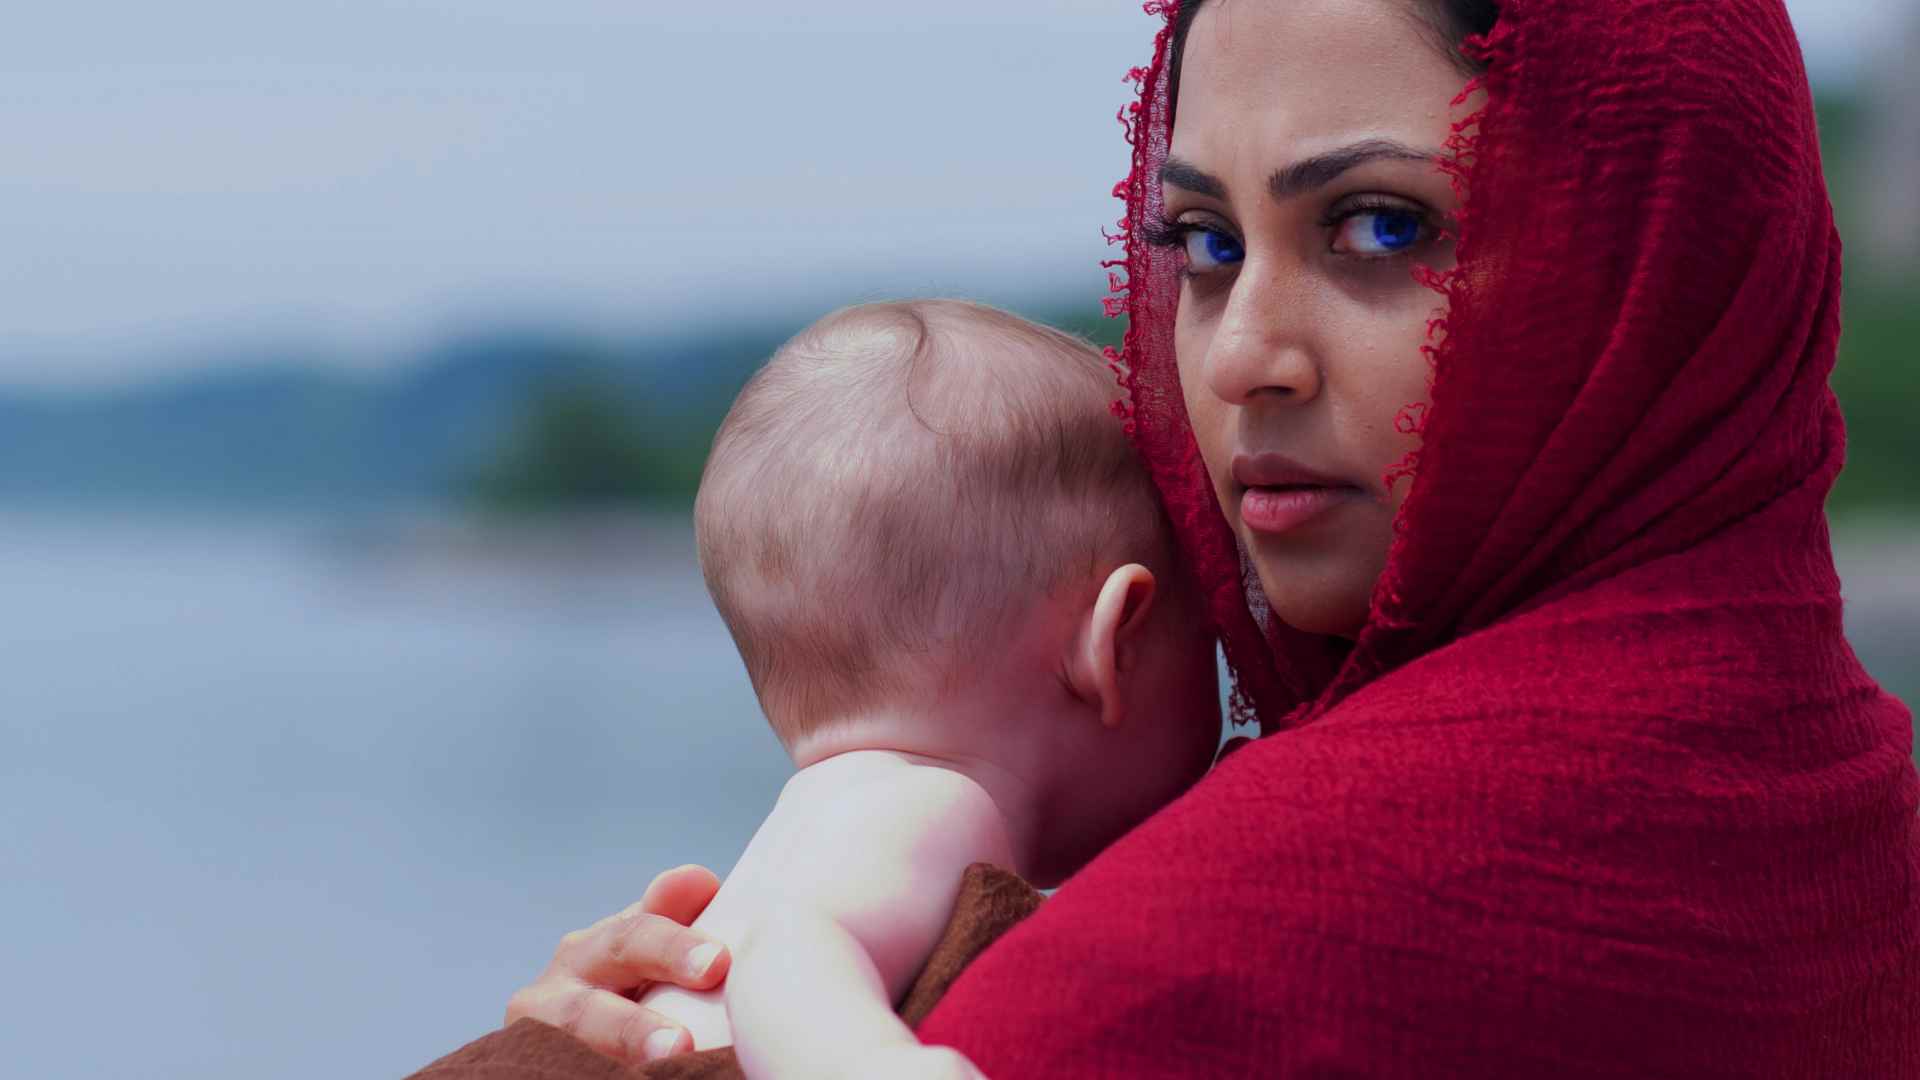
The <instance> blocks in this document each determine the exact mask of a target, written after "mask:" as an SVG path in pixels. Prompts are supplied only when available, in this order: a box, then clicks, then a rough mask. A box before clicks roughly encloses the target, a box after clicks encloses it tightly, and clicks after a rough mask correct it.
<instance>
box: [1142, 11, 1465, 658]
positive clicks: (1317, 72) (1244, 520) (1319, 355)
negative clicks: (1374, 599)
mask: <svg viewBox="0 0 1920 1080" xmlns="http://www.w3.org/2000/svg"><path fill="white" fill-rule="evenodd" d="M1465 82H1466V76H1465V75H1463V74H1462V73H1461V72H1460V70H1459V69H1458V68H1456V67H1455V66H1454V64H1453V63H1452V62H1450V61H1449V60H1448V59H1447V58H1446V57H1445V56H1443V55H1442V54H1441V52H1440V48H1439V46H1438V44H1437V43H1436V40H1435V37H1434V34H1433V31H1432V30H1431V29H1429V28H1428V26H1427V25H1426V24H1425V23H1423V22H1422V21H1421V19H1420V16H1419V15H1418V14H1417V13H1416V11H1415V10H1414V8H1413V7H1412V6H1411V4H1410V3H1409V0H1213V2H1212V3H1210V4H1209V5H1208V6H1207V7H1206V8H1204V9H1202V11H1201V12H1200V14H1199V16H1198V17H1197V18H1196V20H1195V21H1194V24H1193V27H1192V30H1191V31H1190V32H1189V34H1188V37H1187V42H1186V52H1185V54H1184V58H1183V61H1182V72H1181V82H1180V87H1179V102H1178V112H1177V115H1176V122H1175V125H1174V131H1173V141H1172V146H1171V152H1170V154H1169V157H1168V159H1167V164H1166V167H1165V169H1164V170H1163V171H1162V174H1161V180H1162V186H1163V190H1164V192H1165V195H1166V222H1165V225H1166V228H1165V230H1164V231H1163V233H1162V235H1161V236H1159V237H1157V239H1159V240H1160V241H1162V242H1165V243H1172V244H1178V245H1179V246H1180V247H1181V248H1183V249H1184V251H1185V253H1186V260H1185V261H1186V271H1185V281H1184V283H1183V284H1182V286H1181V293H1180V314H1179V319H1178V321H1177V324H1176V326H1175V346H1176V350H1177V352H1178V354H1179V366H1180V383H1181V388H1182V391H1183V393H1184V395H1185V397H1186V403H1187V411H1188V413H1189V415H1190V416H1191V418H1192V421H1193V428H1194V434H1195V436H1196V437H1197V438H1198V440H1199V444H1200V451H1201V454H1202V456H1203V457H1204V458H1205V459H1206V465H1207V472H1208V474H1209V476H1210V477H1211V478H1212V481H1213V486H1214V490H1215V492H1216V493H1217V494H1218V495H1219V498H1220V505H1221V507H1222V509H1224V510H1225V512H1226V515H1227V519H1228V520H1229V521H1230V522H1231V523H1232V525H1233V528H1234V531H1235V532H1236V533H1238V534H1239V536H1240V539H1241V541H1242V542H1243V543H1244V544H1245V545H1246V549H1247V551H1248V553H1249V554H1250V555H1251V557H1252V559H1253V564H1254V567H1255V568H1256V570H1257V571H1258V573H1259V576H1260V583H1261V585H1262V587H1263V588H1264V589H1265V591H1266V594H1267V597H1268V600H1269V601H1270V602H1271V604H1272V606H1273V610H1274V612H1275V613H1276V614H1277V615H1279V617H1280V618H1281V619H1283V620H1284V621H1286V622H1287V623H1289V624H1290V625H1292V626H1295V627H1297V628H1299V629H1301V630H1306V631H1310V632H1314V633H1325V634H1340V635H1345V636H1352V635H1354V634H1356V633H1358V632H1359V630H1360V628H1361V626H1362V625H1364V623H1365V622H1366V617H1367V607H1368V600H1369V597H1370V595H1371V593H1372V590H1373V585H1374V582H1375V581H1376V580H1377V579H1378V578H1379V576H1380V572H1381V570H1382V569H1383V568H1384V567H1385V565H1386V559H1387V548H1388V545H1389V543H1390V541H1391V539H1392V536H1393V520H1394V514H1395V512H1396V511H1397V510H1398V508H1399V504H1400V502H1401V500H1403V499H1404V498H1405V497H1406V491H1407V488H1408V487H1409V486H1410V485H1409V482H1408V481H1406V480H1402V481H1400V482H1399V483H1397V484H1395V485H1393V488H1392V489H1391V490H1389V488H1388V485H1387V483H1386V481H1385V476H1386V474H1387V473H1388V472H1389V470H1391V469H1393V468H1394V466H1396V465H1398V464H1400V463H1401V462H1402V461H1404V460H1405V458H1406V455H1407V454H1408V452H1409V451H1411V450H1413V449H1415V448H1416V446H1417V442H1416V440H1415V438H1414V437H1412V436H1410V435H1407V434H1403V433H1402V432H1401V431H1399V430H1398V429H1396V427H1395V420H1396V418H1397V417H1399V415H1400V414H1401V412H1402V410H1404V409H1406V408H1407V406H1409V405H1413V404H1416V403H1419V402H1423V401H1425V400H1426V397H1427V388H1428V375H1429V367H1428V364H1427V360H1426V358H1425V356H1424V355H1423V354H1422V353H1421V351H1420V346H1421V345H1422V344H1423V343H1424V342H1425V340H1426V328H1427V320H1428V319H1429V318H1431V317H1432V316H1433V315H1434V314H1435V312H1436V310H1437V309H1438V308H1439V307H1440V306H1441V298H1440V296H1439V294H1437V293H1435V292H1434V291H1433V290H1431V289H1429V288H1426V287H1425V286H1423V285H1421V284H1420V283H1418V282H1417V281H1415V280H1414V277H1413V269H1414V267H1415V266H1416V265H1426V266H1431V267H1433V268H1435V269H1446V268H1447V267H1449V266H1451V265H1452V262H1453V256H1452V252H1451V251H1450V250H1449V248H1450V245H1449V244H1447V243H1445V242H1443V241H1441V240H1440V239H1439V237H1438V235H1437V234H1438V232H1439V229H1440V228H1441V227H1442V226H1443V225H1446V224H1448V223H1449V222H1450V221H1451V218H1452V214H1453V212H1454V203H1455V199H1454V196H1453V192H1452V189H1451V185H1450V183H1449V181H1448V178H1447V176H1446V175H1445V174H1444V173H1442V172H1440V171H1439V170H1438V169H1437V168H1436V167H1435V165H1434V163H1433V161H1434V158H1436V157H1437V156H1439V154H1440V153H1441V149H1442V144H1443V142H1444V141H1445V139H1446V138H1447V136H1448V134H1449V127H1448V125H1449V122H1450V120H1451V110H1450V109H1449V103H1450V102H1451V101H1452V99H1453V98H1454V97H1455V96H1456V95H1457V94H1458V93H1459V92H1460V90H1461V89H1462V87H1463V86H1464V84H1465Z"/></svg>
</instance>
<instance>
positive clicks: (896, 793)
mask: <svg viewBox="0 0 1920 1080" xmlns="http://www.w3.org/2000/svg"><path fill="white" fill-rule="evenodd" d="M936 774H937V775H936ZM819 824H820V826H821V827H822V828H825V829H828V830H831V831H832V832H833V833H834V834H837V835H838V837H839V839H840V840H841V841H842V843H840V844H839V845H838V852H839V853H838V854H837V855H836V856H835V857H833V858H831V859H826V860H823V861H821V862H817V863H815V864H814V866H813V867H812V868H811V870H810V871H809V873H808V875H807V876H808V880H807V882H806V883H805V886H804V887H803V888H802V889H800V890H798V891H796V893H795V894H794V902H793V903H792V904H791V905H789V906H788V907H786V908H785V909H784V910H782V911H780V912H779V913H778V914H777V915H775V916H773V917H772V918H769V919H767V920H765V921H763V922H761V923H760V924H758V925H757V926H756V927H755V929H754V931H753V933H752V934H750V935H749V936H748V937H747V939H746V940H744V941H742V942H740V943H739V947H738V948H737V949H736V950H735V964H734V969H733V973H732V975H731V977H730V979H729V982H728V986H727V1011H728V1018H729V1020H730V1022H731V1024H732V1027H733V1037H734V1045H735V1047H736V1049H737V1051H738V1052H739V1054H740V1058H741V1062H742V1065H743V1066H744V1067H745V1068H746V1070H747V1072H748V1075H750V1076H754V1077H783V1078H784V1077H809V1076H829V1075H831V1076H844V1075H851V1074H853V1073H855V1072H856V1071H857V1070H859V1069H860V1068H863V1067H866V1066H867V1065H869V1064H871V1063H873V1062H875V1061H877V1060H883V1059H884V1060H893V1059H895V1058H896V1057H899V1056H902V1055H904V1056H906V1057H910V1058H914V1059H918V1058H920V1057H925V1059H926V1060H925V1061H922V1062H920V1066H921V1067H916V1069H915V1074H918V1073H920V1072H922V1071H925V1072H926V1073H928V1074H929V1075H932V1074H936V1073H938V1074H940V1075H946V1074H947V1073H954V1074H956V1075H965V1074H966V1072H965V1071H961V1070H960V1067H961V1066H964V1065H965V1063H964V1060H963V1059H962V1060H959V1062H958V1064H957V1065H956V1062H955V1060H954V1058H955V1055H951V1054H950V1053H949V1052H946V1051H935V1050H927V1051H924V1052H922V1051H919V1050H918V1047H919V1044H918V1042H917V1040H915V1039H914V1037H913V1033H912V1031H910V1030H909V1029H908V1028H907V1026H906V1025H905V1024H904V1023H902V1022H901V1021H900V1020H899V1018H898V1017H896V1016H895V1015H894V1012H893V1006H894V1003H895V1002H896V1001H897V1000H898V999H899V998H900V997H901V996H902V995H903V994H904V993H905V991H906V989H907V987H908V985H909V984H911V982H912V980H913V978H914V976H915V975H917V974H918V973H919V971H920V968H921V967H922V966H923V965H924V964H925V962H926V958H927V954H928V953H929V952H931V951H932V949H933V946H934V945H935V944H936V943H937V942H938V940H939V936H940V933H941V931H942V929H943V928H944V927H945V925H946V922H947V919H948V917H949V916H950V915H951V913H952V907H953V899H954V896H955V894H956V891H957V889H958V886H959V882H960V877H961V875H962V873H963V872H964V871H965V869H966V867H967V866H968V865H970V864H972V863H974V862H993V863H999V864H1001V865H1005V864H1006V863H1008V862H1010V861H1011V852H1010V851H1009V850H1008V843H1007V839H1006V832H1005V829H1004V826H1003V824H1002V823H1001V820H1000V817H999V814H998V811H997V809H995V808H994V806H993V804H992V801H991V800H990V799H988V798H987V796H986V793H985V792H984V791H981V790H980V789H979V788H978V787H976V786H974V785H973V783H972V782H971V781H969V780H966V779H965V778H964V777H960V776H958V775H957V774H950V773H944V771H942V770H932V769H920V768H916V769H913V770H912V771H911V772H910V773H907V774H905V775H903V776H902V777H900V778H899V779H898V781H897V782H896V781H895V780H892V779H889V780H887V781H883V782H878V783H871V784H862V785H859V787H857V788H854V789H852V790H849V791H848V792H846V794H845V796H844V798H836V799H835V805H834V806H833V807H832V809H831V810H830V811H829V812H826V813H823V814H822V815H821V820H820V822H819ZM810 846H811V845H810ZM922 1067H923V1068H922ZM970 1068H971V1067H970V1066H967V1067H966V1070H967V1071H970Z"/></svg>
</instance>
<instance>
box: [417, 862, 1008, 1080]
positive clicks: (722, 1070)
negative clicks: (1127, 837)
mask: <svg viewBox="0 0 1920 1080" xmlns="http://www.w3.org/2000/svg"><path fill="white" fill-rule="evenodd" d="M1040 899H1041V897H1040V894H1039V893H1038V892H1036V891H1035V890H1034V888H1033V886H1031V885H1029V884H1027V883H1026V882H1024V881H1022V880H1020V878H1018V877H1016V876H1015V875H1013V874H1012V873H1009V872H1008V871H1006V870H1002V869H1000V868H999V867H997V866H989V865H987V864H986V863H975V864H974V865H972V866H970V867H968V868H967V872H966V874H965V875H964V876H963V877H962V878H961V879H960V892H959V895H958V896H956V897H955V898H954V904H953V917H952V918H951V919H949V920H948V921H947V929H946V931H945V932H944V933H943V934H942V935H941V937H940V943H939V944H938V945H936V946H934V949H933V952H932V953H930V954H929V955H928V957H927V965H926V967H924V968H922V969H921V971H920V974H919V975H918V976H917V977H916V978H915V979H914V981H913V986H912V987H911V988H909V989H908V990H907V996H906V998H905V999H904V1000H903V1001H902V1003H901V1005H900V1016H901V1018H902V1019H904V1020H905V1021H906V1022H907V1023H908V1024H909V1025H913V1026H918V1025H919V1023H920V1021H921V1019H923V1018H924V1017H925V1016H926V1015H927V1013H929V1012H931V1011H933V1006H934V1005H935V1003H937V1002H938V1001H939V1000H940V998H941V996H942V995H944V994H945V993H946V992H947V987H948V986H949V985H951V984H952V982H953V980H954V979H955V978H957V977H958V976H959V975H960V972H961V971H963V970H965V969H966V966H967V965H968V964H970V963H972V962H973V958H974V957H975V956H978V955H979V954H980V952H981V951H982V950H984V949H985V948H986V947H987V946H988V945H991V944H993V942H994V940H995V939H997V938H998V937H999V936H1000V935H1001V934H1004V933H1006V932H1007V931H1008V930H1011V929H1012V928H1013V926H1014V924H1016V923H1018V922H1019V921H1020V920H1022V919H1024V918H1026V917H1027V916H1029V915H1031V914H1033V913H1034V911H1035V909H1037V908H1038V907H1039V906H1040ZM740 1076H741V1072H740V1065H739V1063H738V1062H737V1061H735V1060H734V1056H733V1050H732V1048H730V1047H729V1048H724V1049H719V1050H702V1051H699V1052H698V1053H692V1054H682V1055H680V1056H679V1057H676V1058H670V1059H668V1060H666V1061H656V1062H653V1063H652V1064H649V1065H622V1064H620V1063H619V1062H616V1061H614V1060H612V1059H611V1058H606V1057H602V1056H601V1055H600V1054H598V1053H596V1052H594V1051H593V1050H592V1049H591V1048H589V1047H588V1046H587V1044H586V1043H583V1042H581V1041H580V1040H578V1039H576V1038H574V1037H573V1036H571V1035H569V1034H567V1033H566V1032H564V1031H561V1030H560V1029H559V1028H556V1027H550V1026H548V1025H546V1024H543V1023H541V1022H539V1021H538V1020H520V1021H517V1022H515V1023H514V1024H513V1025H512V1026H510V1027H506V1028H502V1029H501V1030H499V1031H496V1032H493V1033H492V1034H490V1035H485V1036H482V1037H481V1038H479V1039H475V1040H474V1041H473V1042H470V1043H468V1044H467V1045H465V1046H463V1047H461V1048H460V1049H458V1050H455V1051H454V1052H453V1053H451V1054H448V1055H447V1056H446V1057H443V1058H441V1059H440V1060H438V1061H436V1062H434V1063H433V1064H431V1065H428V1066H427V1067H426V1068H424V1069H421V1070H420V1071H419V1072H416V1073H414V1074H413V1075H412V1076H411V1077H408V1080H723V1078H726V1080H733V1078H738V1077H740Z"/></svg>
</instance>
